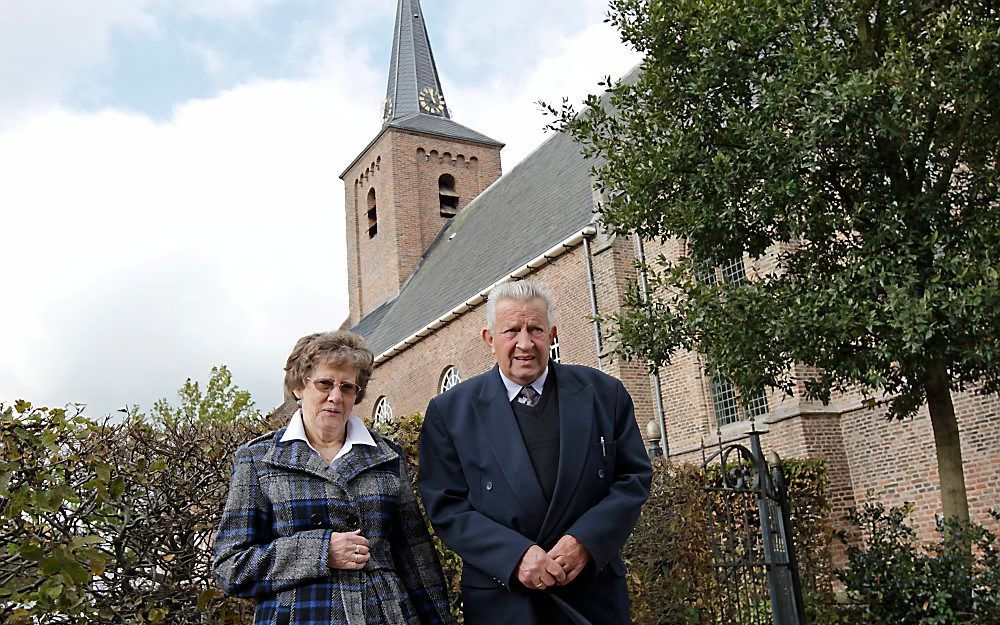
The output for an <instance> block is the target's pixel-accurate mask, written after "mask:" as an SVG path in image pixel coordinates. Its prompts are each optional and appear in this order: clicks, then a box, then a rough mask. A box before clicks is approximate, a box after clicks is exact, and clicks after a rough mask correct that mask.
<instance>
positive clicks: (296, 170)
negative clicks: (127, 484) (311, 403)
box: [0, 67, 378, 413]
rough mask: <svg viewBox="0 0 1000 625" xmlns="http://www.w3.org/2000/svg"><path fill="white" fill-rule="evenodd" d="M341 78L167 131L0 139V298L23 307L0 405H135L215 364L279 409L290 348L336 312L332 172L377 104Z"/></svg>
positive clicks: (278, 89)
mask: <svg viewBox="0 0 1000 625" xmlns="http://www.w3.org/2000/svg"><path fill="white" fill-rule="evenodd" d="M360 74H364V71H361V72H360ZM347 76H348V73H347V72H344V71H342V72H340V73H339V75H337V73H336V72H332V73H331V75H330V76H327V77H325V78H324V79H314V80H310V81H303V82H298V83H294V82H287V81H277V82H260V83H256V84H251V85H246V86H244V87H241V88H238V89H234V90H232V91H229V92H226V93H224V94H222V95H220V96H219V97H216V98H213V99H210V100H203V101H193V102H190V103H188V104H185V105H184V106H182V107H180V108H178V109H177V110H176V111H175V114H174V116H173V119H172V120H171V121H170V122H169V123H165V124H156V123H154V122H152V121H150V120H149V119H147V118H144V117H141V116H137V115H128V114H123V113H120V112H115V111H105V112H101V113H96V114H80V113H72V112H67V111H63V110H51V111H50V112H49V113H47V114H45V115H41V116H38V117H35V118H32V119H31V120H30V121H29V122H27V123H24V124H22V125H20V126H18V127H17V128H15V129H13V130H12V131H10V132H8V133H6V134H5V135H2V139H0V171H4V172H5V183H4V185H3V186H2V187H0V206H3V207H5V208H4V210H3V213H2V217H0V231H2V232H4V233H5V237H4V239H5V241H4V252H3V254H4V259H3V263H2V266H0V285H2V288H3V291H4V293H5V296H6V297H11V296H13V297H11V299H10V301H11V302H12V303H13V302H15V301H17V302H20V304H13V305H12V304H8V305H7V306H5V308H4V309H3V312H2V313H0V316H2V317H3V319H2V322H0V352H2V353H4V354H5V357H4V359H3V360H2V361H0V398H2V399H4V400H10V399H13V398H15V397H27V398H31V399H33V400H35V401H36V402H38V401H42V402H45V403H50V404H61V403H65V402H68V401H82V402H91V403H92V407H93V408H94V409H95V411H96V412H97V413H104V412H107V411H110V410H113V409H115V408H116V407H118V406H119V405H121V404H124V403H125V402H133V403H141V404H143V405H145V406H147V407H148V406H149V405H150V403H151V402H152V400H153V399H155V398H157V397H159V396H160V395H163V394H164V393H165V392H167V391H169V390H170V389H173V388H176V386H179V384H180V382H182V381H183V380H184V378H185V377H187V376H199V375H205V374H207V371H208V368H209V367H210V366H211V365H212V364H218V363H222V362H225V363H231V364H232V366H233V368H234V370H235V371H236V372H237V374H238V375H237V380H238V381H240V382H241V383H244V384H246V385H247V386H248V387H251V388H252V390H253V391H254V395H255V397H257V398H258V400H259V401H260V402H261V403H262V404H263V405H265V407H266V406H267V405H268V404H271V403H273V402H275V401H277V400H279V399H280V386H279V384H280V369H281V365H282V364H283V362H284V358H285V356H286V355H287V351H288V350H289V349H290V347H291V345H292V344H293V343H294V341H295V339H297V338H298V336H300V335H301V334H304V333H307V332H311V331H315V330H317V329H329V328H333V327H336V326H337V325H339V324H340V322H341V321H342V320H343V318H344V317H345V316H346V314H347V303H346V296H347V295H346V277H345V276H344V269H343V268H344V262H345V260H344V255H345V248H344V233H343V199H342V198H343V190H342V185H341V183H340V181H339V180H338V179H337V174H338V173H339V172H340V170H341V169H342V168H343V167H344V166H346V164H347V163H348V162H349V161H350V159H351V158H353V156H354V155H355V154H354V152H355V151H356V150H358V149H360V147H361V146H364V145H365V144H366V143H367V141H368V140H369V139H370V138H371V135H372V133H373V132H374V130H375V128H374V126H375V124H376V123H377V122H376V121H375V119H374V118H375V116H374V114H371V113H370V112H369V111H367V110H362V109H361V108H359V105H358V104H357V103H358V102H371V101H375V100H376V99H377V98H378V93H377V92H373V93H366V92H365V90H366V89H371V88H373V86H374V85H375V84H377V82H378V81H376V80H374V78H373V77H369V78H365V77H364V76H360V78H361V79H360V80H358V78H359V70H358V68H357V67H352V69H351V72H350V76H351V78H352V79H351V80H349V81H348V80H347ZM347 94H353V95H355V96H357V97H345V96H346V95H347ZM366 118H372V125H371V126H366V125H365V124H345V123H343V120H345V119H361V120H364V119H366ZM262 369H263V370H267V371H270V372H271V375H270V376H264V375H261V374H260V373H258V372H259V371H260V370H262ZM240 373H242V374H243V375H242V376H241V375H239V374H240ZM265 378H266V381H265Z"/></svg>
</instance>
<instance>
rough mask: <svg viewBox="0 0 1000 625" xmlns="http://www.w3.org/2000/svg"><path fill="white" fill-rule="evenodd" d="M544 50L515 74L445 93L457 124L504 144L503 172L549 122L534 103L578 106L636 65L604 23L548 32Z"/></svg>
mask: <svg viewBox="0 0 1000 625" xmlns="http://www.w3.org/2000/svg"><path fill="white" fill-rule="evenodd" d="M547 46H548V47H547V54H545V55H537V56H531V55H527V59H530V60H527V61H526V62H524V63H523V64H522V65H521V66H520V67H521V73H520V74H515V73H506V74H502V75H498V76H496V77H494V78H492V79H491V80H490V81H488V82H486V83H483V84H477V85H474V86H471V87H463V86H458V87H457V88H453V89H451V91H450V92H449V94H448V101H449V102H458V105H457V106H458V108H457V113H456V116H457V120H456V121H459V122H461V123H462V124H465V125H466V126H470V127H471V128H475V129H476V130H479V131H481V132H484V133H486V134H487V135H489V136H491V137H493V138H494V139H497V140H498V141H503V142H505V143H507V147H506V148H504V151H503V159H504V169H505V170H509V169H510V168H511V167H512V166H514V165H516V164H517V163H518V162H520V161H521V159H523V158H524V157H525V156H527V154H528V153H529V152H531V151H532V150H534V149H535V148H536V147H538V144H539V143H540V133H541V131H542V129H543V128H544V127H545V126H546V124H548V123H550V122H551V121H552V119H551V118H549V117H546V116H545V115H544V114H543V113H542V112H541V109H540V106H539V105H538V101H539V100H542V101H545V102H548V103H550V104H553V105H555V106H559V104H560V103H561V102H562V98H563V97H566V98H569V101H570V102H571V103H573V104H575V105H577V108H580V106H579V105H580V103H581V102H582V101H583V99H584V98H585V97H586V96H587V94H588V93H598V92H599V90H600V87H599V86H598V82H599V81H601V80H602V79H604V78H605V77H607V76H609V75H610V76H612V77H613V78H614V77H620V76H623V75H624V74H625V73H627V72H628V71H629V70H630V69H631V68H632V67H634V66H635V65H636V64H637V63H638V62H639V61H640V57H639V55H638V54H636V53H635V52H634V51H632V50H630V49H629V48H627V47H625V46H624V45H623V44H622V43H621V42H620V41H619V39H618V35H617V32H616V31H614V30H613V29H612V28H611V27H609V26H608V25H606V24H603V23H597V24H594V25H591V26H589V27H587V28H584V29H582V30H580V31H578V32H576V33H573V34H571V35H559V34H552V35H550V37H549V38H548V43H547Z"/></svg>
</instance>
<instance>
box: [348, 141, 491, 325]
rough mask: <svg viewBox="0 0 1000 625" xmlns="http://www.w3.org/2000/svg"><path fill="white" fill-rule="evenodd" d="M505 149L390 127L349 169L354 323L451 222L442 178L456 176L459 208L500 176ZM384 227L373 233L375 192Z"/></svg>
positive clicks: (390, 292) (389, 292)
mask: <svg viewBox="0 0 1000 625" xmlns="http://www.w3.org/2000/svg"><path fill="white" fill-rule="evenodd" d="M500 173H501V170H500V148H499V147H498V146H488V145H481V144H477V143H472V142H468V141H459V140H453V139H447V138H444V137H435V136H429V135H424V134H420V133H415V132H410V131H406V130H401V129H399V128H388V129H387V130H386V131H385V132H384V133H383V134H382V135H381V136H380V137H379V138H378V140H377V141H375V142H374V143H373V144H372V145H371V147H369V148H368V149H367V151H366V152H365V153H364V154H362V155H361V156H360V157H359V158H358V161H357V162H356V163H355V164H354V165H353V166H352V167H351V168H350V169H349V170H348V171H347V172H346V173H345V174H344V176H343V180H344V185H345V198H344V214H345V219H346V225H347V275H348V290H349V297H350V308H351V312H350V317H349V319H348V325H354V324H355V323H357V322H358V321H359V320H360V319H361V318H362V317H364V316H365V315H366V314H368V313H369V312H371V311H372V310H374V309H375V308H376V307H378V305H379V304H381V303H383V302H385V301H386V300H388V299H389V298H391V297H393V296H395V295H396V293H398V292H399V288H400V286H402V284H403V282H404V281H405V280H406V278H407V277H408V276H409V275H410V273H411V272H412V271H413V269H414V267H416V265H417V262H418V261H419V260H420V257H421V255H422V254H423V253H424V250H426V249H427V247H428V246H429V245H430V243H431V241H433V239H434V237H435V236H436V235H437V233H438V232H439V231H440V230H441V228H442V227H444V225H445V224H446V223H447V220H448V218H447V217H442V216H441V210H440V200H439V194H438V191H439V187H438V182H439V180H440V177H441V175H443V174H450V175H451V176H453V177H454V178H455V191H456V192H457V193H458V195H459V201H458V208H459V210H461V209H462V208H464V207H465V206H467V205H468V204H469V202H471V201H472V200H473V199H474V198H475V197H476V196H477V195H479V194H480V193H482V191H483V189H485V188H486V187H488V186H489V185H491V184H492V183H493V182H494V181H495V180H496V179H498V178H499V177H500ZM373 189H374V191H375V194H374V200H375V202H374V204H375V210H376V216H377V223H378V232H377V233H376V235H375V236H374V237H369V235H368V226H369V219H368V211H369V208H370V205H369V198H370V197H371V196H370V192H371V191H372V190H373Z"/></svg>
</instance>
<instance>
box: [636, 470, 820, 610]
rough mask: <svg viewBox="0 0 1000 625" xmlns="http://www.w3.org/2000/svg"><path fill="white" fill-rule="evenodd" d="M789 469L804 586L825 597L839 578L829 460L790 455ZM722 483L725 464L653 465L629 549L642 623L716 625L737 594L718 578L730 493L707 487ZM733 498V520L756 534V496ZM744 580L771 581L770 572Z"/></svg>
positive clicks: (790, 494)
mask: <svg viewBox="0 0 1000 625" xmlns="http://www.w3.org/2000/svg"><path fill="white" fill-rule="evenodd" d="M782 468H783V471H784V476H785V480H786V483H787V484H788V489H789V499H790V508H791V517H792V528H793V540H794V543H795V547H796V550H797V555H798V562H799V570H800V572H801V573H802V575H801V577H802V579H803V585H804V586H805V588H804V590H807V591H809V592H810V593H811V596H823V597H825V596H826V595H827V594H829V592H830V590H829V589H830V581H831V572H830V565H829V536H830V531H829V529H828V528H827V518H828V516H829V502H828V501H827V498H826V485H827V477H826V465H825V464H824V463H823V462H822V461H817V460H806V461H795V460H786V461H785V462H784V463H783V465H782ZM720 482H721V475H720V474H719V472H718V470H717V468H713V467H710V468H709V471H708V472H707V473H706V472H705V471H703V470H702V469H701V467H699V466H697V465H693V464H682V463H674V462H669V461H666V460H664V459H662V458H660V459H657V460H655V461H654V462H653V483H652V486H651V488H650V497H649V502H648V503H647V504H646V506H645V507H644V508H643V510H642V515H641V517H640V518H639V522H638V524H637V525H636V528H635V531H633V532H632V536H631V538H630V539H629V541H628V543H627V544H626V545H625V549H624V550H623V556H624V557H625V559H626V561H627V562H628V564H629V570H630V571H629V585H630V589H631V592H632V597H631V598H632V617H633V620H634V622H635V623H636V624H637V625H653V624H656V625H666V624H678V625H680V624H702V623H705V624H707V623H715V622H717V620H718V618H719V617H718V616H717V615H718V613H719V610H720V603H722V602H723V601H725V600H727V599H730V598H731V597H726V596H725V595H726V593H725V592H724V588H723V586H724V585H725V582H723V581H721V580H720V579H719V578H718V577H717V576H716V570H715V567H714V562H713V555H712V551H711V549H712V538H711V537H712V536H713V535H714V534H715V533H716V532H717V531H718V530H717V529H716V528H715V527H714V524H715V523H717V522H719V521H720V516H721V515H722V514H723V513H724V512H723V510H724V508H723V502H722V495H721V494H720V493H718V492H713V491H706V490H705V486H706V485H712V486H719V485H720ZM728 503H729V506H730V512H731V513H732V514H731V517H732V518H731V519H730V520H731V521H733V522H735V523H736V524H738V525H741V524H742V525H746V524H750V525H752V526H753V527H752V528H747V527H740V529H744V530H745V529H751V530H753V531H756V524H757V523H758V517H757V514H758V511H757V499H756V495H753V494H749V495H739V496H736V497H733V498H731V499H730V501H729V502H728ZM744 581H752V583H755V584H763V583H764V579H763V577H761V578H760V579H755V580H744ZM764 592H765V594H766V590H765V591H764Z"/></svg>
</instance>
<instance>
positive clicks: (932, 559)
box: [837, 501, 1000, 625]
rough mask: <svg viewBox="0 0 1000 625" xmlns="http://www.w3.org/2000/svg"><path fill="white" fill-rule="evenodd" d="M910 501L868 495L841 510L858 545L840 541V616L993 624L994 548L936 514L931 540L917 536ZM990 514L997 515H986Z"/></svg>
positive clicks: (997, 587) (998, 608) (979, 534)
mask: <svg viewBox="0 0 1000 625" xmlns="http://www.w3.org/2000/svg"><path fill="white" fill-rule="evenodd" d="M910 512H911V509H910V507H909V506H901V507H893V508H886V507H885V505H883V504H882V503H879V502H877V501H869V502H867V503H865V504H864V505H863V506H862V507H861V508H860V509H858V510H854V511H852V512H851V513H849V515H848V519H849V520H850V522H851V523H852V524H853V525H855V526H856V527H857V528H858V529H859V530H860V532H861V536H862V539H863V541H862V544H860V545H857V544H852V543H849V542H848V541H847V540H846V538H845V537H843V536H841V540H843V541H844V542H845V544H846V545H847V558H848V566H847V567H846V568H844V569H843V570H841V571H838V573H837V576H838V577H839V579H840V581H841V582H842V583H843V584H844V586H845V588H846V590H847V597H848V602H849V603H848V606H847V608H848V609H847V610H846V615H847V622H849V623H858V624H861V623H864V624H866V625H867V624H871V625H883V624H884V625H890V624H891V625H950V624H952V623H954V624H958V623H969V624H976V625H995V624H996V623H1000V551H998V547H997V537H996V535H995V534H994V533H992V532H991V531H989V530H987V529H986V528H984V527H982V526H980V525H975V524H963V523H960V522H958V521H957V520H954V519H949V520H947V521H942V520H941V519H938V522H937V533H938V534H939V536H940V539H939V540H938V542H936V543H934V544H931V545H929V546H927V547H924V546H922V545H920V544H919V543H918V542H917V540H916V533H915V532H914V530H913V528H912V527H911V526H910V524H909V522H908V518H909V515H910ZM993 515H994V518H998V519H1000V515H997V513H993Z"/></svg>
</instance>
